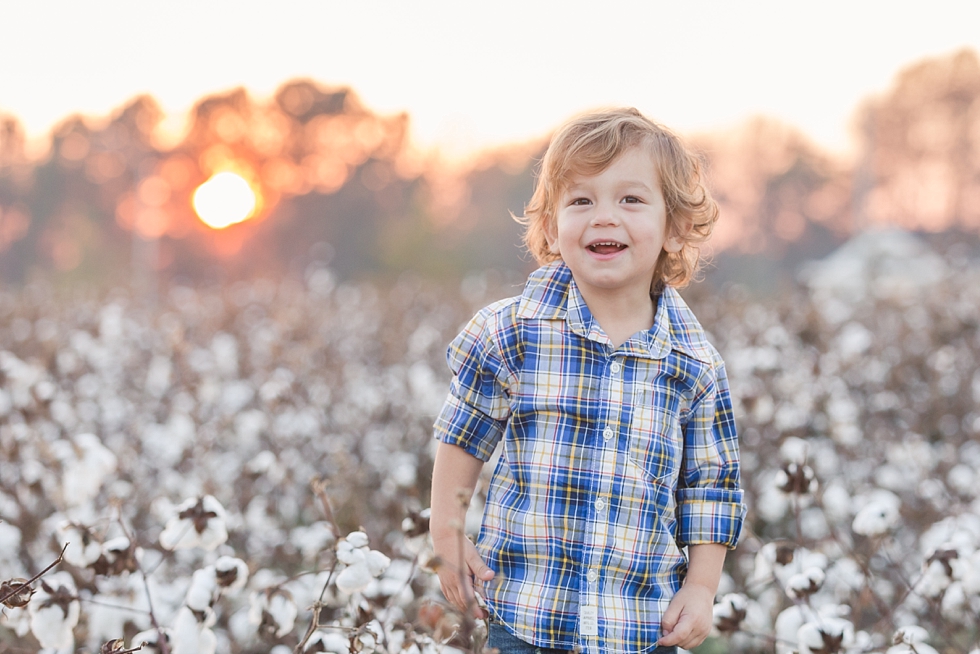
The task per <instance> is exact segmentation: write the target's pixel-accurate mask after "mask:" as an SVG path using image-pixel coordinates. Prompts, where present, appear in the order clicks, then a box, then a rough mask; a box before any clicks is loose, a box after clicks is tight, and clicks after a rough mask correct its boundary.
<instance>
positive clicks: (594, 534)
mask: <svg viewBox="0 0 980 654" xmlns="http://www.w3.org/2000/svg"><path fill="white" fill-rule="evenodd" d="M623 377H624V359H623V357H622V356H621V355H619V356H617V355H614V356H612V357H609V359H608V360H607V362H606V368H605V371H604V373H603V376H602V380H601V383H600V393H601V398H600V411H599V417H600V423H599V425H598V438H597V440H596V443H595V447H594V448H593V452H594V457H595V461H594V462H593V471H594V474H593V481H592V497H591V505H590V507H589V521H588V524H589V529H588V532H587V539H588V540H587V543H586V556H585V562H586V565H585V570H584V571H583V573H584V576H585V579H584V583H583V584H582V586H583V587H584V589H585V593H584V598H583V599H584V600H585V601H584V602H582V604H583V605H585V606H592V607H596V611H597V613H598V617H599V618H602V617H604V611H603V604H602V602H601V599H602V598H601V596H600V593H599V589H600V586H601V582H602V581H603V577H604V576H605V571H604V569H603V566H604V560H605V558H606V556H605V554H606V552H605V550H606V542H607V540H608V537H609V509H610V506H609V503H610V498H611V491H612V485H613V479H614V477H615V473H616V458H617V457H616V452H617V446H618V441H619V437H620V433H621V431H622V424H621V416H622V411H623V388H624V383H623ZM600 639H601V632H600V635H599V636H588V637H585V640H586V641H587V642H588V643H589V644H590V645H591V644H593V643H597V641H598V640H600Z"/></svg>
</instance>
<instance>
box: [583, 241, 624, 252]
mask: <svg viewBox="0 0 980 654" xmlns="http://www.w3.org/2000/svg"><path fill="white" fill-rule="evenodd" d="M625 247H626V246H625V245H623V244H622V243H616V242H615V241H602V242H601V243H593V244H592V245H590V246H589V249H590V250H592V251H593V252H598V251H599V250H609V249H615V250H622V249H623V248H625Z"/></svg>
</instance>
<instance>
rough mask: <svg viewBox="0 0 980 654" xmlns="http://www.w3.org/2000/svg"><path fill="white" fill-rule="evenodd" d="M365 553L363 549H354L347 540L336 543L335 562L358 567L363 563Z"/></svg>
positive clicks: (365, 556)
mask: <svg viewBox="0 0 980 654" xmlns="http://www.w3.org/2000/svg"><path fill="white" fill-rule="evenodd" d="M366 558H367V553H366V552H365V551H364V549H363V548H355V547H353V546H352V545H351V544H350V541H348V540H342V541H340V542H339V543H337V560H338V561H340V562H341V563H345V564H347V565H359V564H362V563H364V562H365V559H366Z"/></svg>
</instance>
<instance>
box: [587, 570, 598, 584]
mask: <svg viewBox="0 0 980 654" xmlns="http://www.w3.org/2000/svg"><path fill="white" fill-rule="evenodd" d="M585 578H586V579H588V580H589V581H595V580H596V579H598V578H599V573H598V572H596V571H595V568H593V569H591V570H589V574H587V575H585Z"/></svg>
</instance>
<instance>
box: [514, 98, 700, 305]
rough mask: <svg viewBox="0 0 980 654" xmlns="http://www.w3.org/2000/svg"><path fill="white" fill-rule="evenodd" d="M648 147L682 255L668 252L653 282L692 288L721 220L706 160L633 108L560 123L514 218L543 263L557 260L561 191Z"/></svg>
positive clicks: (670, 227)
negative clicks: (554, 243) (552, 236)
mask: <svg viewBox="0 0 980 654" xmlns="http://www.w3.org/2000/svg"><path fill="white" fill-rule="evenodd" d="M641 146H645V147H648V148H649V149H650V153H651V156H653V158H654V166H655V167H656V169H657V176H658V177H659V179H660V191H661V193H662V194H663V196H664V201H665V203H666V206H667V234H668V235H669V236H673V237H676V238H677V239H678V240H680V241H681V243H682V247H681V249H680V250H679V251H678V252H666V251H664V252H662V253H661V255H660V260H659V261H658V262H657V267H656V269H655V271H654V278H653V280H652V286H653V287H657V286H659V285H661V284H670V285H672V286H675V287H682V286H686V285H687V284H688V283H690V282H691V281H692V280H693V279H694V278H695V276H696V274H697V272H698V268H699V266H700V262H701V249H700V246H701V244H702V243H703V242H704V241H705V240H707V238H708V237H709V236H710V235H711V230H712V229H713V228H714V225H715V222H717V220H718V204H717V203H716V202H715V201H714V199H713V198H712V197H711V193H710V192H709V191H708V188H707V186H706V185H705V181H704V166H703V164H702V162H701V160H700V159H699V158H698V157H697V156H696V155H695V154H694V153H693V152H691V151H690V150H689V149H688V148H687V147H686V146H685V145H684V143H682V142H681V140H680V139H679V138H678V137H677V136H676V135H675V134H674V133H673V132H671V131H670V130H668V129H667V128H665V127H663V126H662V125H658V124H657V123H655V122H653V121H652V120H650V119H649V118H647V117H645V116H644V115H643V114H641V113H640V112H639V111H637V110H636V109H633V108H626V109H612V110H609V111H601V112H597V113H590V114H586V115H583V116H580V117H578V118H575V119H573V120H571V121H569V122H568V123H566V124H565V125H564V126H562V127H561V128H559V130H558V131H557V132H556V133H555V135H554V136H553V137H552V139H551V144H550V145H549V146H548V150H547V152H545V155H544V159H542V161H541V166H540V170H539V173H538V177H537V183H536V185H535V189H534V195H532V196H531V201H530V202H529V203H528V205H527V206H526V207H525V209H524V216H522V217H518V216H515V219H516V220H517V221H518V222H519V223H521V224H522V225H524V227H525V230H524V245H525V246H526V247H527V249H528V251H529V252H530V253H531V254H532V255H533V256H534V258H535V260H536V261H537V262H538V263H539V264H541V265H544V264H546V263H550V262H552V261H555V260H557V259H559V258H560V257H559V255H558V254H556V253H555V252H553V251H552V250H551V248H550V246H549V243H548V238H547V234H548V231H549V230H554V229H555V220H556V217H557V214H558V202H559V198H560V196H561V193H562V192H563V191H564V190H565V189H566V188H567V186H568V184H569V183H570V181H571V178H572V177H573V176H575V175H597V174H599V173H601V172H602V171H603V170H605V169H606V168H607V167H608V166H609V165H610V164H611V163H612V162H613V160H614V159H616V157H618V156H619V155H621V154H622V153H623V152H625V151H627V150H630V149H632V148H635V147H641Z"/></svg>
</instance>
